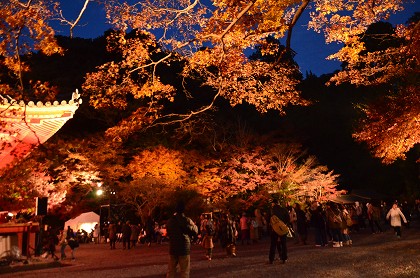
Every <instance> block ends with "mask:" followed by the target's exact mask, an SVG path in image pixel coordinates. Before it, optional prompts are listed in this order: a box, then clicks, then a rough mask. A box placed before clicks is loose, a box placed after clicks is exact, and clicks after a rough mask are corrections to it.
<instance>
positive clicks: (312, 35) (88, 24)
mask: <svg viewBox="0 0 420 278" xmlns="http://www.w3.org/2000/svg"><path fill="white" fill-rule="evenodd" d="M61 2H62V9H63V14H64V16H65V17H67V18H68V19H71V20H74V19H75V18H76V17H77V15H78V14H79V12H80V10H81V8H82V7H83V4H84V2H85V0H72V1H68V0H66V1H65V0H62V1H61ZM416 11H420V4H419V3H418V2H415V3H411V4H407V5H406V9H405V10H404V11H402V12H400V13H398V14H395V15H392V16H391V18H390V20H389V21H390V22H391V23H392V24H397V23H405V22H406V21H407V19H408V18H410V17H411V16H412V15H413V14H414V12H416ZM308 18H309V11H308V10H306V11H305V14H304V15H303V17H302V18H300V20H299V21H298V22H297V24H296V27H295V29H294V30H293V37H292V48H293V50H294V51H295V52H296V53H297V54H296V56H295V60H296V61H297V63H298V64H299V66H300V69H301V72H302V73H304V74H305V72H306V71H308V72H309V71H312V73H314V74H316V75H317V76H319V75H321V74H325V73H332V72H333V71H334V70H337V69H339V68H340V62H338V61H329V60H326V59H325V58H326V57H327V56H328V55H330V54H332V53H335V52H336V51H337V50H338V49H339V48H340V45H339V44H336V43H331V44H325V41H324V36H323V35H322V34H318V33H316V32H314V31H312V30H310V31H309V30H307V27H306V26H305V25H304V24H306V23H307V22H308V20H307V19H308ZM105 22H106V19H105V12H104V11H103V10H102V7H100V6H98V5H97V4H96V3H95V2H90V3H89V5H88V8H87V10H86V11H85V13H84V15H83V17H82V20H81V22H80V26H79V27H76V28H75V29H74V36H75V37H81V38H97V37H99V36H101V35H103V33H104V31H106V30H107V29H109V28H111V26H110V25H107V24H106V23H105ZM53 26H54V27H55V28H58V30H59V32H58V34H59V35H63V36H68V35H69V27H68V26H67V27H63V26H61V27H60V26H59V25H58V24H53ZM282 43H285V41H282Z"/></svg>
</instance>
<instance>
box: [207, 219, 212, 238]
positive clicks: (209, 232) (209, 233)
mask: <svg viewBox="0 0 420 278" xmlns="http://www.w3.org/2000/svg"><path fill="white" fill-rule="evenodd" d="M206 232H207V234H208V235H210V236H212V235H214V226H213V222H211V221H210V220H209V221H207V224H206Z"/></svg>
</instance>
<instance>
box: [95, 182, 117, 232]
mask: <svg viewBox="0 0 420 278" xmlns="http://www.w3.org/2000/svg"><path fill="white" fill-rule="evenodd" d="M97 186H98V189H97V190H96V195H97V196H102V195H104V193H105V190H103V189H102V188H101V187H102V183H100V182H98V184H97ZM106 193H107V194H108V204H107V205H101V206H100V208H99V236H100V237H101V236H102V235H103V232H102V228H103V227H102V222H101V220H102V208H103V207H108V219H107V220H108V223H109V222H110V221H111V197H112V196H113V195H115V194H116V192H115V191H114V190H107V191H106Z"/></svg>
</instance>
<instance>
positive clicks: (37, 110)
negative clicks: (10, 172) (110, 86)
mask: <svg viewBox="0 0 420 278" xmlns="http://www.w3.org/2000/svg"><path fill="white" fill-rule="evenodd" d="M80 103H81V101H80V100H79V96H78V94H77V97H75V96H74V94H73V98H72V100H71V101H69V103H67V102H62V103H61V104H58V102H54V103H53V104H50V103H46V104H42V103H37V105H34V104H33V103H28V105H22V103H19V104H18V103H16V102H11V103H5V102H3V104H1V105H0V123H2V124H3V125H4V127H0V144H1V145H0V169H2V168H5V167H7V166H8V165H9V164H10V163H12V162H13V161H14V160H15V159H20V158H22V157H24V156H26V155H28V154H29V152H30V151H31V149H33V148H34V147H36V146H38V145H39V144H42V143H44V142H45V141H47V140H48V139H49V138H50V137H51V136H53V135H54V134H55V133H56V132H57V131H58V130H59V129H60V128H61V127H62V126H63V125H64V124H65V123H66V122H67V121H68V120H70V119H71V118H73V115H74V113H75V112H76V110H77V109H78V107H79V105H80Z"/></svg>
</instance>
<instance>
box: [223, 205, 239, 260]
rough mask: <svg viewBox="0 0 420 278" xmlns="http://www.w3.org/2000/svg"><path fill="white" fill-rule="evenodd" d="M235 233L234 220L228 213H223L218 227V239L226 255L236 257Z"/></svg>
mask: <svg viewBox="0 0 420 278" xmlns="http://www.w3.org/2000/svg"><path fill="white" fill-rule="evenodd" d="M237 235H238V230H237V229H236V225H235V222H234V221H233V220H231V219H230V217H229V214H228V213H225V214H223V215H222V219H221V221H220V227H219V239H220V244H221V245H222V248H225V250H226V254H227V256H228V257H236V237H237Z"/></svg>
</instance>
